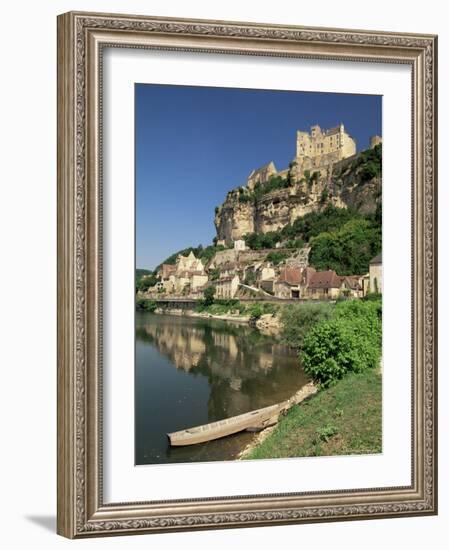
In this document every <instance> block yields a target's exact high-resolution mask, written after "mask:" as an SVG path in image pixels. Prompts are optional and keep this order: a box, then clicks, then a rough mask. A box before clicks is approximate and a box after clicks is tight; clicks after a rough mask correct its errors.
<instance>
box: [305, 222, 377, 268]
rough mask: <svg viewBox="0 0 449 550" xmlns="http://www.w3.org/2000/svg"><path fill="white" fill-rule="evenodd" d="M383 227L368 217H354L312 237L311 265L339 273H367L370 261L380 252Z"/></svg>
mask: <svg viewBox="0 0 449 550" xmlns="http://www.w3.org/2000/svg"><path fill="white" fill-rule="evenodd" d="M381 248H382V229H381V226H380V225H379V224H377V223H376V222H375V221H372V220H369V219H354V220H352V221H349V222H347V223H346V224H345V225H344V226H343V227H341V228H340V229H338V230H337V231H333V232H324V233H320V234H319V235H318V236H317V237H315V238H313V239H312V240H311V251H310V256H309V262H310V265H312V266H313V267H314V268H315V269H317V270H320V271H321V270H326V269H333V270H334V271H336V272H337V273H338V274H339V275H352V274H360V275H361V274H364V273H366V272H367V271H368V268H369V262H370V260H371V259H372V258H373V257H374V256H375V255H376V254H378V253H379V252H380V251H381Z"/></svg>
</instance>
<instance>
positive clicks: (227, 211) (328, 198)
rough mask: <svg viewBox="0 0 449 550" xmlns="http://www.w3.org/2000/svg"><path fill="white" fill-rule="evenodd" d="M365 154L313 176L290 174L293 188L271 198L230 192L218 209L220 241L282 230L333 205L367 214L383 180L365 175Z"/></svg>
mask: <svg viewBox="0 0 449 550" xmlns="http://www.w3.org/2000/svg"><path fill="white" fill-rule="evenodd" d="M363 155H364V152H362V153H360V154H358V155H355V156H353V157H351V158H349V159H345V160H342V161H340V162H338V163H335V164H334V165H333V166H332V167H331V168H327V169H324V170H323V169H321V170H320V171H317V172H315V173H313V174H310V172H308V173H306V174H305V175H304V174H298V172H297V170H296V169H295V167H291V168H290V170H289V174H288V178H289V184H288V186H286V187H284V188H279V189H276V190H273V191H271V192H268V193H262V194H261V193H258V194H257V193H254V191H251V190H249V189H248V188H247V187H240V188H237V189H234V190H232V191H230V192H229V193H228V194H227V196H226V200H225V201H224V203H223V204H222V205H221V206H219V207H218V208H217V209H216V214H215V227H216V230H217V238H218V239H219V240H224V241H226V242H227V243H228V244H229V243H231V242H232V241H235V240H237V239H241V238H243V236H244V235H246V234H248V233H267V232H269V231H276V230H278V229H281V228H282V227H284V226H285V225H287V224H289V223H293V222H294V221H295V220H296V219H297V218H300V217H302V216H304V215H305V214H307V213H309V212H315V211H319V210H321V209H323V208H325V207H326V205H327V204H329V203H331V204H334V205H335V206H337V207H340V208H344V207H348V208H353V209H355V210H357V211H359V212H360V213H363V214H369V213H372V212H374V211H375V210H376V207H377V204H378V203H379V202H380V201H381V200H382V199H381V195H382V193H381V189H382V185H381V177H380V175H379V176H377V175H374V174H372V173H370V171H369V170H367V166H366V163H365V157H364V156H363Z"/></svg>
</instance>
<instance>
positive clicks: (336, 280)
mask: <svg viewBox="0 0 449 550" xmlns="http://www.w3.org/2000/svg"><path fill="white" fill-rule="evenodd" d="M342 279H343V277H339V276H338V275H337V274H336V273H335V271H332V270H328V271H317V272H315V273H314V274H313V275H312V276H311V278H310V281H309V288H340V286H341V282H342Z"/></svg>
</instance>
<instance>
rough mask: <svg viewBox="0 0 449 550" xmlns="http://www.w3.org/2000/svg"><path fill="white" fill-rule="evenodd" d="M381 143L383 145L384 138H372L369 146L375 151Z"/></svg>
mask: <svg viewBox="0 0 449 550" xmlns="http://www.w3.org/2000/svg"><path fill="white" fill-rule="evenodd" d="M380 143H382V138H381V137H380V136H371V137H370V139H369V146H370V148H371V149H374V147H376V145H379V144H380Z"/></svg>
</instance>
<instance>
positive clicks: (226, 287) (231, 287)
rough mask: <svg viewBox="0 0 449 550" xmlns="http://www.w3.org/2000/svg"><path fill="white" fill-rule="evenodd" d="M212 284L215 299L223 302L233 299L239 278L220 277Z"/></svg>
mask: <svg viewBox="0 0 449 550" xmlns="http://www.w3.org/2000/svg"><path fill="white" fill-rule="evenodd" d="M213 284H214V286H215V298H219V299H224V300H226V299H229V298H234V297H235V295H236V294H237V290H238V288H239V285H240V277H239V276H238V275H232V276H229V277H221V278H220V279H218V281H214V283H213Z"/></svg>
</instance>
